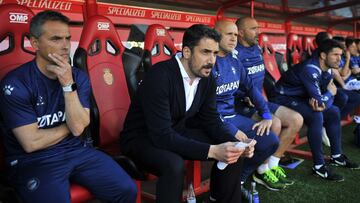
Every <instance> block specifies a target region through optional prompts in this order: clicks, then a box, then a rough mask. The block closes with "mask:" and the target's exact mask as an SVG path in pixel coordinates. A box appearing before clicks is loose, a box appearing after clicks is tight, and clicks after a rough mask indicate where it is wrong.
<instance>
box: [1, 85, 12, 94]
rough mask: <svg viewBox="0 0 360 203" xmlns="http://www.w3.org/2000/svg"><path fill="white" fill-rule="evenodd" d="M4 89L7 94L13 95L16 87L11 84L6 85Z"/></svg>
mask: <svg viewBox="0 0 360 203" xmlns="http://www.w3.org/2000/svg"><path fill="white" fill-rule="evenodd" d="M3 91H4V94H5V95H11V93H12V91H14V87H12V86H11V85H5V87H4V88H3Z"/></svg>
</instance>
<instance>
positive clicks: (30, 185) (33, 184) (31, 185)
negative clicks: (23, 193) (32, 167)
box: [26, 178, 40, 191]
mask: <svg viewBox="0 0 360 203" xmlns="http://www.w3.org/2000/svg"><path fill="white" fill-rule="evenodd" d="M39 185H40V180H39V179H37V178H31V179H30V180H29V181H28V182H27V183H26V187H27V189H28V190H30V191H35V190H36V189H38V188H39Z"/></svg>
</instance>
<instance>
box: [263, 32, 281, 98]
mask: <svg viewBox="0 0 360 203" xmlns="http://www.w3.org/2000/svg"><path fill="white" fill-rule="evenodd" d="M259 46H260V48H261V49H262V56H263V59H264V65H265V70H266V74H265V79H264V89H265V93H266V95H268V96H270V94H271V92H272V90H273V89H274V87H275V83H276V81H278V80H279V79H280V77H281V74H280V71H279V68H278V65H277V63H276V59H275V50H274V49H273V47H272V45H271V43H270V41H269V37H268V36H267V35H266V34H264V33H261V34H260V35H259Z"/></svg>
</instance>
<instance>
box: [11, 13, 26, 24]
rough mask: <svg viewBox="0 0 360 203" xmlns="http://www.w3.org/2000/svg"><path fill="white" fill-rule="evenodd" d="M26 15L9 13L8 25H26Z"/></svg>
mask: <svg viewBox="0 0 360 203" xmlns="http://www.w3.org/2000/svg"><path fill="white" fill-rule="evenodd" d="M28 19H29V17H28V14H26V13H9V20H10V23H25V24H26V23H28V22H27V20H28Z"/></svg>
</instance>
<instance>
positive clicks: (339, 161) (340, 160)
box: [330, 154, 360, 170]
mask: <svg viewBox="0 0 360 203" xmlns="http://www.w3.org/2000/svg"><path fill="white" fill-rule="evenodd" d="M330 164H331V165H334V166H342V167H345V168H349V169H354V170H356V169H360V166H359V164H356V163H353V162H351V161H350V160H349V159H348V158H347V157H346V156H345V155H344V154H342V155H340V156H339V157H337V158H332V157H331V158H330Z"/></svg>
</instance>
